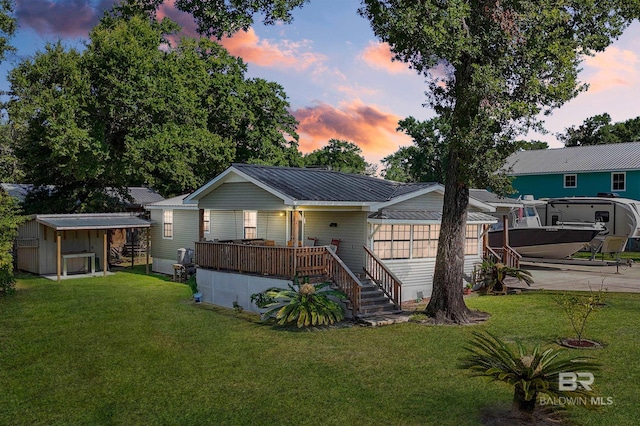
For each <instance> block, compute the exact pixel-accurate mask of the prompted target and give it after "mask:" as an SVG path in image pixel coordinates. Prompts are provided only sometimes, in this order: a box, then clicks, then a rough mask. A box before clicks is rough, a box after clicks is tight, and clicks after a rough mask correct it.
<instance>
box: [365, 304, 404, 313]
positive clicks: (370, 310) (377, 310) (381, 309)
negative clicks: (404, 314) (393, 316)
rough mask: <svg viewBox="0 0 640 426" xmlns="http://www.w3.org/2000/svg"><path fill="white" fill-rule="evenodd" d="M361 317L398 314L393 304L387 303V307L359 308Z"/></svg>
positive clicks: (371, 306)
mask: <svg viewBox="0 0 640 426" xmlns="http://www.w3.org/2000/svg"><path fill="white" fill-rule="evenodd" d="M360 312H361V315H371V314H376V313H381V312H385V313H390V312H398V310H397V309H396V307H395V305H393V303H389V304H387V305H370V306H360Z"/></svg>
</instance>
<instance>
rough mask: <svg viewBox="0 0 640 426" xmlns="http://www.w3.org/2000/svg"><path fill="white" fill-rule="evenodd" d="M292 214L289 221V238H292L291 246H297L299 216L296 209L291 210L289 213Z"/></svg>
mask: <svg viewBox="0 0 640 426" xmlns="http://www.w3.org/2000/svg"><path fill="white" fill-rule="evenodd" d="M291 214H292V215H293V217H292V219H293V220H292V221H291V226H292V228H293V229H292V230H291V239H292V240H293V247H298V239H299V237H298V226H299V217H298V210H295V209H294V210H293V212H292V213H291Z"/></svg>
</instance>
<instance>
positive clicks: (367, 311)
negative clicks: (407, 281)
mask: <svg viewBox="0 0 640 426" xmlns="http://www.w3.org/2000/svg"><path fill="white" fill-rule="evenodd" d="M360 281H361V282H362V289H361V290H360V314H359V315H358V316H359V317H366V316H370V315H379V314H383V313H386V314H388V313H398V312H400V310H399V309H398V308H397V307H396V305H395V304H394V303H393V301H392V300H391V299H390V298H389V297H388V296H387V295H386V294H385V293H384V291H382V289H380V287H378V285H377V284H376V283H374V282H373V281H372V280H371V279H366V280H360Z"/></svg>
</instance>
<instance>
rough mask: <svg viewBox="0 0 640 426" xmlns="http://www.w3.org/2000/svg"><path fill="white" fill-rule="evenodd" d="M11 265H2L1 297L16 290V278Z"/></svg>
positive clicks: (0, 272) (0, 270) (0, 277)
mask: <svg viewBox="0 0 640 426" xmlns="http://www.w3.org/2000/svg"><path fill="white" fill-rule="evenodd" d="M10 266H11V265H8V266H6V265H5V266H2V267H0V297H2V296H6V295H8V294H11V293H13V292H14V291H16V280H15V277H14V276H13V273H12V271H11V268H10Z"/></svg>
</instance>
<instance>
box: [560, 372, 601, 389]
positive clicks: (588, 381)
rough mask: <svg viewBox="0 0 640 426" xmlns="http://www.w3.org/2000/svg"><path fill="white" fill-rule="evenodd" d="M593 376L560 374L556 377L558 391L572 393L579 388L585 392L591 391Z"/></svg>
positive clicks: (586, 374) (588, 374) (589, 374)
mask: <svg viewBox="0 0 640 426" xmlns="http://www.w3.org/2000/svg"><path fill="white" fill-rule="evenodd" d="M592 384H593V374H591V373H560V374H559V375H558V390H561V391H574V390H577V389H578V388H579V387H582V389H584V390H586V391H590V390H591V385H592Z"/></svg>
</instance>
